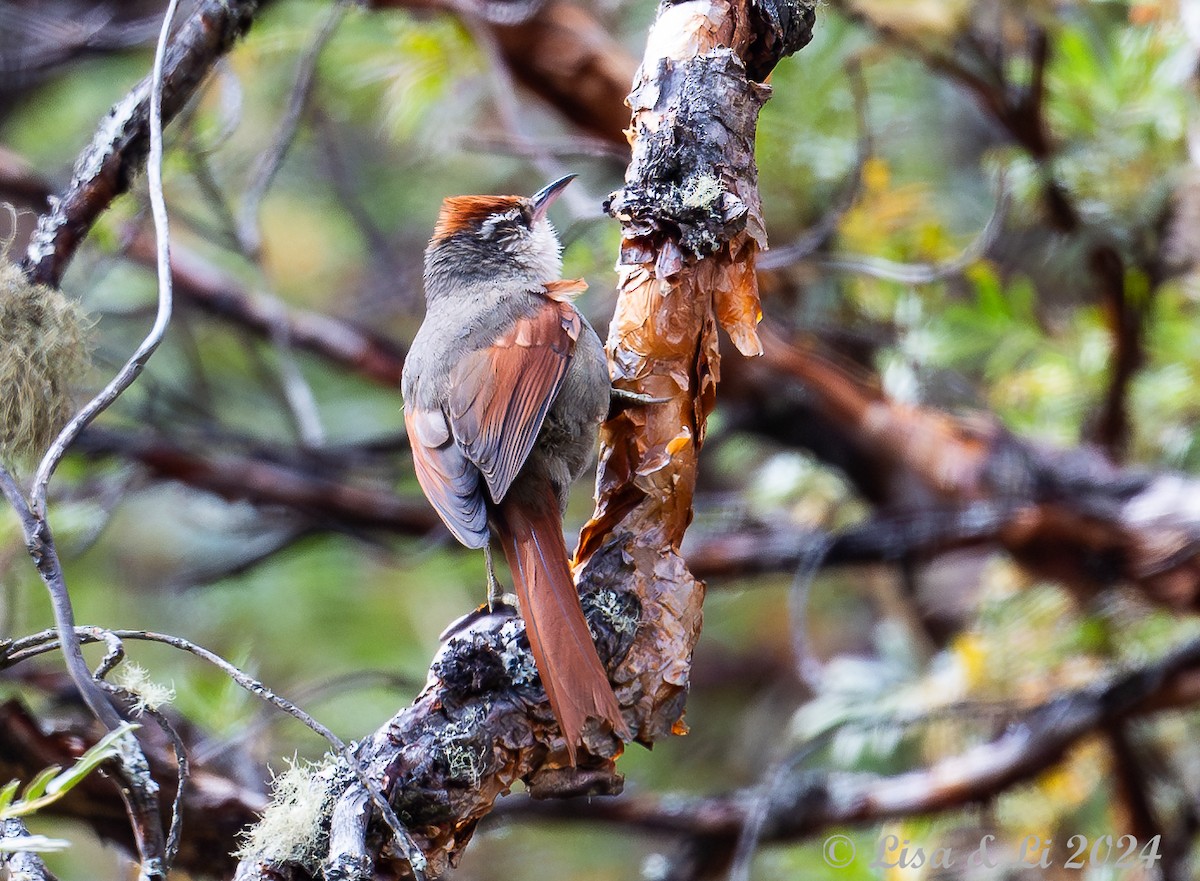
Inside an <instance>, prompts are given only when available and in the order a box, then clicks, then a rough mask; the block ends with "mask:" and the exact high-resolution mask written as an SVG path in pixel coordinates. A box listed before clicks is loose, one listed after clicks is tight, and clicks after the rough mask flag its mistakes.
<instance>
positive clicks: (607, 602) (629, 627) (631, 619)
mask: <svg viewBox="0 0 1200 881" xmlns="http://www.w3.org/2000/svg"><path fill="white" fill-rule="evenodd" d="M590 604H591V605H592V606H595V608H596V609H597V611H599V612H600V614H601V615H603V616H604V617H605V618H606V619H607V620H608V621H609V623H610V624H612V628H613V630H615V631H617V633H621V634H629V633H633V632H634V631H635V630H637V626H638V619H637V616H636V615H632V614H630V608H629V606H628V605H627V604H626V603H625V602H624V601H623V600H622V598H621V595H620V594H618V593H617V592H616V591H615V590H611V589H610V588H607V587H602V588H601V589H600V590H598V591H596V592H595V593H593V594H592V596H591V600H590Z"/></svg>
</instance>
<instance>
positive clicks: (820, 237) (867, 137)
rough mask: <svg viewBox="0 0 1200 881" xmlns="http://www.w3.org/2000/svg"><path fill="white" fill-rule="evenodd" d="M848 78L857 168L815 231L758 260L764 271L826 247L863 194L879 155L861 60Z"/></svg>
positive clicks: (853, 64)
mask: <svg viewBox="0 0 1200 881" xmlns="http://www.w3.org/2000/svg"><path fill="white" fill-rule="evenodd" d="M846 75H847V77H848V78H849V80H850V91H851V94H852V95H853V97H854V115H855V118H856V119H857V121H858V145H857V150H856V151H855V156H854V165H853V166H852V167H851V168H850V173H849V175H848V176H847V182H846V183H845V184H843V185H842V192H841V193H840V194H839V195H838V196H837V197H836V198H835V199H834V203H833V205H832V206H831V207H830V209H829V210H828V211H826V212H825V215H824V216H823V217H822V218H821V219H820V220H819V221H817V223H816V225H815V226H813V227H812V228H811V229H809V230H806V231H805V232H803V233H801V234H800V236H799V237H798V238H796V239H795V240H793V241H792V242H790V243H789V244H787V245H783V246H782V247H779V248H771V249H770V250H769V251H766V252H765V253H763V254H762V255H761V256H759V258H758V266H759V268H760V269H779V268H782V267H784V266H790V265H792V264H793V263H799V262H800V261H801V260H804V259H806V258H807V257H809V256H810V255H812V254H814V253H816V251H817V250H818V249H819V248H821V247H822V246H824V245H825V243H826V242H828V241H829V239H830V238H831V237H832V236H833V234H834V233H835V232H837V228H838V224H840V223H841V222H842V218H843V217H845V216H846V213H847V212H848V211H849V210H850V209H851V208H853V207H854V203H855V202H856V201H857V200H858V196H859V194H860V193H861V192H862V177H863V170H864V169H865V168H866V166H867V161H868V160H869V159H870V158H871V154H872V153H874V152H875V139H874V136H873V135H872V133H871V120H870V117H869V113H868V107H867V84H866V81H865V79H864V78H863V73H862V65H861V64H860V63H859V62H858V60H857V59H855V60H853V61H851V62H850V63H849V64H847V66H846Z"/></svg>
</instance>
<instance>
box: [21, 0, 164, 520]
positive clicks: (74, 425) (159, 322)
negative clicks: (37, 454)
mask: <svg viewBox="0 0 1200 881" xmlns="http://www.w3.org/2000/svg"><path fill="white" fill-rule="evenodd" d="M178 2H179V0H171V2H170V4H168V6H167V12H166V16H165V17H164V21H163V27H162V32H161V33H160V34H159V38H158V46H157V48H156V49H155V54H154V70H153V72H152V73H151V77H150V156H149V159H148V160H147V163H146V166H147V168H146V170H147V176H148V178H149V189H150V208H151V211H152V213H153V215H154V231H155V239H156V242H157V249H156V250H157V267H158V311H157V313H156V314H155V317H154V326H153V327H151V329H150V332H149V333H148V334H147V335H146V338H145V339H144V340H142V343H141V345H139V346H138V347H137V349H136V350H135V351H134V353H133V355H132V356H131V357H130V359H129V360H128V361H127V362H126V363H125V366H124V367H122V368H121V371H120V372H119V373H118V374H117V375H116V376H115V377H114V378H113V379H112V380H111V381H110V382H109V383H108V385H106V386H105V387H104V389H103V390H102V391H101V392H100V393H99V394H98V395H96V396H95V397H94V398H92V400H91V401H89V402H88V403H87V405H86V406H84V408H83V409H82V410H80V411H79V412H78V413H77V414H76V415H75V417H74V418H73V419H72V420H71V421H70V422H69V423H67V426H66V427H65V428H64V429H63V430H62V431H61V432H59V435H58V437H57V438H55V440H54V443H52V444H51V445H50V449H49V450H47V451H46V455H45V456H44V457H43V458H42V461H41V464H39V465H38V469H37V473H36V474H35V475H34V480H33V492H32V494H31V508H32V510H33V513H34V516H36V517H38V518H39V519H41V518H44V517H45V512H46V488H47V486H48V485H49V483H50V478H51V477H52V476H53V475H54V471H55V469H56V468H58V464H59V462H61V461H62V457H63V456H64V455H65V454H66V452H67V448H68V447H70V446H71V444H72V443H73V442H74V441H75V439H76V438H77V437H79V433H80V432H82V431H83V429H85V428H86V427H87V426H88V424H89V423H90V422H91V421H92V420H93V419H95V418H96V417H97V416H99V415H100V414H101V413H103V412H104V411H105V410H106V409H108V407H109V406H110V405H111V404H112V403H113V402H114V401H115V400H116V399H117V398H119V397H120V396H121V393H122V392H124V391H125V389H127V388H129V386H130V385H132V384H133V381H134V380H135V379H137V377H138V375H139V374H140V373H141V372H142V370H143V368H145V366H146V362H147V361H149V360H150V356H151V355H153V354H154V351H155V349H157V348H158V346H159V344H160V343H161V342H162V340H163V337H164V336H165V335H166V332H167V326H168V325H169V324H170V323H171V308H172V288H171V250H170V229H169V223H168V219H167V203H166V199H165V198H164V197H163V182H162V159H163V128H162V127H163V119H162V83H163V59H164V58H165V57H166V51H167V36H168V34H169V33H170V28H171V22H172V20H173V19H174V17H175V9H176V7H177V6H178Z"/></svg>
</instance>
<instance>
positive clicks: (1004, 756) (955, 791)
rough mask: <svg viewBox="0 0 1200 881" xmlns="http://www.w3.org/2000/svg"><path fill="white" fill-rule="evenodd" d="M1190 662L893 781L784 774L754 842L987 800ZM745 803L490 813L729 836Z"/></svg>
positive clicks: (1119, 715) (1124, 681)
mask: <svg viewBox="0 0 1200 881" xmlns="http://www.w3.org/2000/svg"><path fill="white" fill-rule="evenodd" d="M1198 666H1200V640H1192V641H1190V642H1187V643H1184V644H1183V645H1181V646H1179V647H1178V648H1175V649H1173V650H1171V651H1169V652H1168V653H1167V654H1165V655H1164V656H1163V657H1162V658H1161V659H1160V660H1158V661H1155V662H1152V663H1149V664H1147V665H1145V666H1143V667H1139V668H1135V669H1131V670H1127V671H1124V672H1120V673H1116V674H1114V675H1112V676H1111V677H1108V678H1106V679H1105V680H1103V681H1101V682H1098V683H1096V684H1095V685H1093V686H1090V687H1087V688H1083V689H1080V690H1078V691H1073V692H1069V693H1067V694H1064V695H1062V696H1061V697H1059V698H1056V699H1055V700H1053V701H1051V702H1049V703H1046V704H1043V705H1041V706H1039V707H1036V708H1034V709H1033V710H1031V711H1028V712H1027V713H1026V714H1025V715H1024V716H1023V717H1022V718H1021V719H1019V720H1016V721H1014V722H1013V723H1011V724H1010V725H1008V726H1007V730H1006V731H1005V733H1003V734H1001V735H1000V736H999V737H997V738H995V739H994V740H990V741H987V742H985V743H981V744H979V745H978V746H975V747H973V748H971V749H969V750H967V751H966V752H964V753H961V754H959V755H955V756H950V757H948V758H945V759H942V760H940V761H938V762H936V763H934V764H933V765H931V766H930V767H928V768H924V769H920V770H916V771H910V772H907V773H904V774H899V775H896V776H893V777H878V776H876V775H873V774H850V773H843V772H828V771H797V772H794V773H791V774H788V775H784V776H783V777H781V778H780V780H779V785H778V786H777V787H776V788H775V789H774V790H773V791H772V793H771V798H770V804H769V809H768V812H767V817H766V820H765V822H764V823H763V827H762V838H763V840H764V841H793V840H796V839H803V838H809V837H812V836H814V835H817V834H819V833H821V832H823V831H825V830H828V829H833V828H837V827H840V826H849V825H869V824H872V823H878V822H881V821H884V820H888V819H893V818H897V817H912V816H921V815H927V814H934V813H940V812H944V811H950V810H955V809H959V808H963V807H966V806H969V805H972V804H979V803H983V802H986V801H989V800H991V799H993V798H995V797H996V796H997V795H999V794H1000V793H1001V792H1003V791H1005V790H1007V789H1009V788H1010V787H1012V786H1014V785H1017V784H1019V783H1022V782H1024V781H1027V780H1030V779H1032V778H1033V777H1035V776H1037V775H1038V774H1040V773H1042V772H1043V771H1045V770H1047V769H1049V768H1052V767H1054V766H1055V765H1056V764H1058V763H1059V762H1060V761H1061V760H1062V759H1063V757H1064V756H1065V755H1066V754H1067V752H1068V751H1069V750H1070V749H1071V747H1073V746H1074V745H1075V744H1077V743H1079V742H1080V741H1081V740H1082V739H1084V738H1086V737H1089V736H1092V735H1094V734H1096V733H1097V732H1098V731H1099V730H1101V729H1102V728H1103V727H1104V726H1105V725H1107V724H1109V723H1112V722H1116V721H1120V720H1124V719H1127V718H1129V717H1131V716H1133V715H1137V714H1140V713H1144V712H1150V711H1153V710H1155V709H1156V708H1158V707H1160V706H1161V703H1160V701H1161V698H1162V696H1163V695H1165V694H1167V693H1170V692H1171V691H1172V690H1173V689H1174V688H1175V686H1176V684H1177V681H1178V680H1179V679H1180V678H1181V677H1184V676H1187V675H1191V674H1194V673H1195V671H1196V669H1197V667H1198ZM753 807H754V799H753V798H751V797H748V794H746V793H738V794H734V795H729V796H724V797H700V798H688V797H684V796H672V797H671V798H669V799H663V800H659V799H657V798H649V797H647V798H640V799H619V800H616V801H609V800H596V801H591V802H583V801H574V802H557V803H546V802H533V801H528V800H521V801H517V800H512V801H509V802H506V803H505V804H504V806H503V808H502V809H501V810H499V811H498V812H497V815H498V816H499V817H501V818H507V817H533V818H538V819H548V820H588V821H593V822H594V821H605V822H612V823H619V824H623V825H624V824H629V825H633V826H636V827H637V828H638V829H639V830H640V831H643V832H651V833H657V834H665V835H671V836H680V837H684V838H690V837H693V836H694V837H698V838H714V839H720V840H734V839H736V838H737V836H738V835H739V834H740V833H741V830H742V829H743V827H744V826H745V824H746V822H747V820H748V818H749V815H750V812H751V811H752V810H753Z"/></svg>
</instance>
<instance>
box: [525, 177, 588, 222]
mask: <svg viewBox="0 0 1200 881" xmlns="http://www.w3.org/2000/svg"><path fill="white" fill-rule="evenodd" d="M577 177H579V175H577V174H568V175H566V176H564V177H560V178H559V179H558V180H556V181H554V183H550V184H546V186H544V187H542V188H541V189H540V190H538V191H537V192H536V193H534V194H533V195H532V196H530V197H529V201H530V202H532V203H533V222H534V223H537V222H538V221H539V220H541V219H542V218H544V217H545V216H546V212H547V211H549V210H550V206H551V205H553V204H554V200H555V199H557V198H558V197H559V196H560V195H562V191H563V190H565V189H566V188H567V184H569V183H570V182H571V181H573V180H575V178H577Z"/></svg>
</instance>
